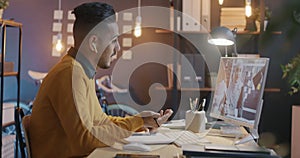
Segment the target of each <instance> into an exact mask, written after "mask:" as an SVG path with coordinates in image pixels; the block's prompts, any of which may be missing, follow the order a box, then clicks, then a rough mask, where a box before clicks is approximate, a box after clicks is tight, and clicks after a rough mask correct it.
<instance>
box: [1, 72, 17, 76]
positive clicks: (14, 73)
mask: <svg viewBox="0 0 300 158" xmlns="http://www.w3.org/2000/svg"><path fill="white" fill-rule="evenodd" d="M17 75H18V72H4V74H3V76H17Z"/></svg>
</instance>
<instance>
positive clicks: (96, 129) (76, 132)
mask: <svg viewBox="0 0 300 158" xmlns="http://www.w3.org/2000/svg"><path fill="white" fill-rule="evenodd" d="M56 77H59V78H61V79H62V80H57V83H56V85H55V86H56V87H64V88H59V91H55V92H54V93H53V94H52V95H51V98H50V99H51V101H52V102H53V108H54V110H55V111H56V114H57V115H58V118H59V121H60V124H61V126H62V128H63V129H64V131H65V133H66V135H67V137H68V139H69V141H70V145H71V150H72V151H71V153H74V154H76V155H85V154H88V153H90V152H91V151H92V150H94V149H95V148H97V147H103V146H112V145H114V143H119V142H122V141H124V140H123V138H126V137H128V136H130V135H131V133H132V132H131V131H132V130H135V129H138V128H140V127H141V126H142V125H143V121H142V119H141V118H136V117H128V118H117V117H108V116H107V115H106V114H104V113H103V112H102V111H101V108H100V105H99V102H98V100H97V98H95V97H93V96H95V88H94V87H93V86H94V83H93V82H94V80H93V79H88V78H87V77H86V75H85V74H84V72H83V70H82V68H80V67H78V66H77V67H76V66H74V69H73V71H68V69H67V71H66V72H64V71H62V72H60V74H59V75H58V76H56Z"/></svg>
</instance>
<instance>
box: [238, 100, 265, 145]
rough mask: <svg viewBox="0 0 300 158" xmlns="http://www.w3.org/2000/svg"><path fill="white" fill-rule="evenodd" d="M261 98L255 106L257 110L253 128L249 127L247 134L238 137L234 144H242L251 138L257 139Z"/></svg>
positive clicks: (261, 104)
mask: <svg viewBox="0 0 300 158" xmlns="http://www.w3.org/2000/svg"><path fill="white" fill-rule="evenodd" d="M263 102H264V101H263V99H262V100H261V101H260V106H258V108H257V112H256V116H255V123H254V127H253V128H250V129H249V130H250V131H249V134H248V135H247V136H246V137H244V138H242V139H240V140H237V141H236V142H235V145H238V144H244V143H246V142H249V141H251V140H257V139H258V138H259V134H258V124H259V121H260V115H261V111H262V106H263Z"/></svg>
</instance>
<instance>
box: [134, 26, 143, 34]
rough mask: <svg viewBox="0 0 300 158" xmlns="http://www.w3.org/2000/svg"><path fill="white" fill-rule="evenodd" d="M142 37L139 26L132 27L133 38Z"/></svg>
mask: <svg viewBox="0 0 300 158" xmlns="http://www.w3.org/2000/svg"><path fill="white" fill-rule="evenodd" d="M141 35H142V29H141V25H140V24H137V25H135V27H134V36H135V37H140V36H141Z"/></svg>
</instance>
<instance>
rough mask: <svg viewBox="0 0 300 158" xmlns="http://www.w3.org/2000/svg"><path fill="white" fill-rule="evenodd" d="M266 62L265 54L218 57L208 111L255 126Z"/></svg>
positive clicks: (215, 115)
mask: <svg viewBox="0 0 300 158" xmlns="http://www.w3.org/2000/svg"><path fill="white" fill-rule="evenodd" d="M268 63H269V59H268V58H242V57H222V58H221V60H220V65H219V71H218V76H217V81H216V85H215V91H214V95H213V100H212V104H211V106H210V112H209V115H210V116H211V117H213V118H218V119H221V120H224V121H225V122H229V123H232V124H235V125H241V126H245V127H249V128H254V127H258V122H259V119H260V113H261V108H262V95H263V91H264V85H265V81H266V75H267V70H268Z"/></svg>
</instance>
